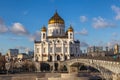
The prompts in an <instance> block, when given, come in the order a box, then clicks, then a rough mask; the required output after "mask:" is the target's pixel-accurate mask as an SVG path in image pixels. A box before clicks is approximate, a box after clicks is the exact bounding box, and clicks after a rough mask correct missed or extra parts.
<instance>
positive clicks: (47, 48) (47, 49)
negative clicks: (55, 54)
mask: <svg viewBox="0 0 120 80" xmlns="http://www.w3.org/2000/svg"><path fill="white" fill-rule="evenodd" d="M46 51H47V52H46V54H47V60H48V59H49V43H47V47H46Z"/></svg>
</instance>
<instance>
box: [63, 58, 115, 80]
mask: <svg viewBox="0 0 120 80" xmlns="http://www.w3.org/2000/svg"><path fill="white" fill-rule="evenodd" d="M75 63H82V64H84V65H86V66H91V67H93V68H95V69H97V70H98V71H99V72H100V73H101V75H102V76H103V77H104V78H105V79H106V80H111V79H112V74H113V72H112V71H110V70H109V69H107V68H105V67H103V66H100V65H99V64H97V63H95V62H94V61H93V60H87V59H86V60H82V59H79V60H77V59H71V60H67V61H65V62H63V64H64V65H66V66H67V70H68V72H70V66H71V65H73V64H75Z"/></svg>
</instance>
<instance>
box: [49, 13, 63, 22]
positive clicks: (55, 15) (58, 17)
mask: <svg viewBox="0 0 120 80" xmlns="http://www.w3.org/2000/svg"><path fill="white" fill-rule="evenodd" d="M55 23H59V24H64V20H63V19H62V18H61V17H60V16H59V15H58V13H57V12H55V14H54V15H53V16H52V17H51V18H50V19H49V22H48V24H55Z"/></svg>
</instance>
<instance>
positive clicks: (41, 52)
mask: <svg viewBox="0 0 120 80" xmlns="http://www.w3.org/2000/svg"><path fill="white" fill-rule="evenodd" d="M40 58H41V59H40V60H41V61H43V44H42V43H41V45H40Z"/></svg>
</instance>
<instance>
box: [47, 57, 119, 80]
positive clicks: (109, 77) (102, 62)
mask: <svg viewBox="0 0 120 80" xmlns="http://www.w3.org/2000/svg"><path fill="white" fill-rule="evenodd" d="M47 63H48V64H50V65H53V62H47ZM55 63H56V62H55ZM75 63H82V64H84V65H86V66H91V67H93V68H95V69H97V70H98V71H99V72H100V73H101V75H102V76H103V77H104V78H105V79H106V80H120V62H119V61H115V60H111V59H109V58H108V59H105V58H104V59H99V58H85V57H80V58H73V59H69V60H66V61H63V62H58V65H59V68H60V66H61V65H64V66H66V67H67V70H68V72H69V73H71V65H73V64H75Z"/></svg>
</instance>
